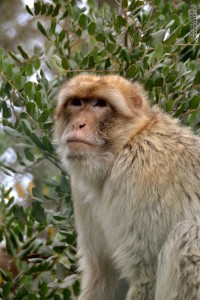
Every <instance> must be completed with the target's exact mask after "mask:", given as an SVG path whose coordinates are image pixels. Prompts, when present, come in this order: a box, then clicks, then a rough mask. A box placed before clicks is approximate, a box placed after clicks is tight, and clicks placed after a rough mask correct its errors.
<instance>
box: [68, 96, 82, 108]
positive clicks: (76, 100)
mask: <svg viewBox="0 0 200 300" xmlns="http://www.w3.org/2000/svg"><path fill="white" fill-rule="evenodd" d="M70 104H71V105H73V106H81V99H79V98H73V99H72V100H71V102H70Z"/></svg>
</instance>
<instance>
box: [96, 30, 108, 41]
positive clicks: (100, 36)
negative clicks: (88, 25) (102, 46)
mask: <svg viewBox="0 0 200 300" xmlns="http://www.w3.org/2000/svg"><path fill="white" fill-rule="evenodd" d="M105 39H106V37H105V33H103V32H99V33H97V35H96V40H97V41H98V42H104V41H105Z"/></svg>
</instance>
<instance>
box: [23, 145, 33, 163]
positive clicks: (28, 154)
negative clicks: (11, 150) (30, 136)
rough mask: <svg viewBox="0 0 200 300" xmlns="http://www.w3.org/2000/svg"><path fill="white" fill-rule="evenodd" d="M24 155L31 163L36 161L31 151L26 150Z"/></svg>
mask: <svg viewBox="0 0 200 300" xmlns="http://www.w3.org/2000/svg"><path fill="white" fill-rule="evenodd" d="M24 154H25V156H26V159H28V160H29V161H34V160H35V158H34V155H33V153H32V152H31V150H30V149H28V148H24Z"/></svg>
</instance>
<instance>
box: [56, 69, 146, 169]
mask: <svg viewBox="0 0 200 300" xmlns="http://www.w3.org/2000/svg"><path fill="white" fill-rule="evenodd" d="M146 99H147V97H146V94H145V92H144V90H143V88H142V87H141V85H139V84H138V83H131V82H129V81H127V80H125V79H124V78H122V77H120V76H115V75H109V76H102V77H101V76H93V75H78V76H75V77H74V78H72V79H71V80H69V81H68V82H67V83H66V84H65V85H64V86H63V87H62V88H61V90H60V93H59V95H58V104H57V108H56V111H55V122H54V142H55V144H56V146H57V149H58V153H59V155H60V157H61V159H62V162H63V164H64V166H65V167H66V168H67V169H68V171H69V173H70V172H71V169H74V168H75V166H78V169H81V168H82V167H84V168H85V169H86V168H89V169H92V170H93V172H95V171H96V173H102V172H103V173H105V170H106V169H107V168H108V167H109V164H110V163H111V161H112V159H113V157H114V156H115V154H116V152H117V151H119V149H120V147H122V146H123V144H124V143H126V142H127V141H128V140H129V139H130V138H131V134H132V135H133V134H134V128H135V130H138V128H140V127H142V125H143V123H144V120H146V115H147V112H148V111H149V104H148V101H147V100H146ZM80 171H81V170H80Z"/></svg>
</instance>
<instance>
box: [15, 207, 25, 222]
mask: <svg viewBox="0 0 200 300" xmlns="http://www.w3.org/2000/svg"><path fill="white" fill-rule="evenodd" d="M13 213H14V215H15V217H16V218H17V220H18V221H19V222H21V223H24V224H26V223H27V217H26V214H25V212H24V208H23V206H20V205H18V204H15V205H14V206H13Z"/></svg>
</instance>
